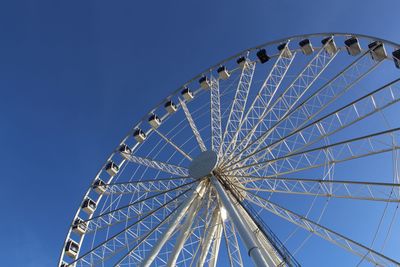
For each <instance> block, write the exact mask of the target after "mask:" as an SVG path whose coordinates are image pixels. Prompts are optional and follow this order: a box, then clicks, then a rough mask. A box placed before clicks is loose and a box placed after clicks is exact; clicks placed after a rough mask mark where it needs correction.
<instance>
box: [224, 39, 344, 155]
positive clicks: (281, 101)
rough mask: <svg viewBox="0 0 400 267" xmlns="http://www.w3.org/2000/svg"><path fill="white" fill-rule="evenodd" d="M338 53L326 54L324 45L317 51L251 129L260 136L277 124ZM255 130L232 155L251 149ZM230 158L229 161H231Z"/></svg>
mask: <svg viewBox="0 0 400 267" xmlns="http://www.w3.org/2000/svg"><path fill="white" fill-rule="evenodd" d="M337 53H338V51H336V52H335V53H332V54H330V53H327V52H326V45H325V46H324V47H323V48H322V49H320V50H319V51H318V53H317V54H316V55H315V56H314V57H313V58H312V59H311V61H310V62H309V63H308V64H307V66H306V67H305V68H304V69H303V70H302V71H301V72H300V73H299V75H298V76H297V77H296V78H295V79H294V81H293V82H292V83H291V84H290V85H289V86H288V87H287V88H286V89H285V91H284V92H283V93H282V94H281V95H280V96H279V97H278V98H277V99H276V100H275V102H274V103H272V104H271V106H270V108H269V109H268V110H267V111H266V112H265V113H264V114H263V116H262V117H260V118H259V123H257V124H256V125H254V126H253V128H256V129H258V127H259V126H261V128H262V129H259V132H260V133H261V134H262V133H263V132H264V131H263V129H270V128H271V126H272V125H273V124H274V123H276V122H278V121H279V120H280V119H281V118H282V117H284V116H285V115H286V114H287V113H288V112H289V111H290V110H292V108H293V107H294V106H295V105H296V103H297V102H298V101H299V100H300V99H301V98H302V96H303V95H304V94H305V93H306V92H307V91H308V89H309V88H310V87H311V85H312V84H313V83H314V82H315V81H316V80H317V79H318V77H319V76H320V75H321V73H322V72H323V71H324V70H325V69H326V67H328V65H329V64H330V63H331V62H332V61H333V59H334V58H335V57H336V55H337ZM256 131H257V130H251V131H250V132H249V133H252V134H251V135H250V134H247V135H246V136H245V137H244V138H243V139H242V140H241V142H240V143H239V144H238V145H237V146H236V148H235V149H234V150H233V152H232V155H235V157H236V152H238V151H239V153H241V154H242V153H243V152H244V151H246V150H248V149H249V148H250V147H252V144H253V143H254V142H252V143H250V142H251V141H252V139H253V137H256V135H255V134H254V133H256ZM231 158H232V157H230V158H229V159H231Z"/></svg>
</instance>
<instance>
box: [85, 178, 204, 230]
mask: <svg viewBox="0 0 400 267" xmlns="http://www.w3.org/2000/svg"><path fill="white" fill-rule="evenodd" d="M196 182H198V181H197V180H196V181H192V182H189V183H187V184H182V185H179V186H177V187H175V188H171V189H168V190H165V191H163V192H159V193H157V194H154V195H150V196H148V194H147V193H144V194H141V195H140V196H137V198H136V199H137V200H135V201H134V202H132V203H130V204H128V205H124V206H120V207H118V208H116V209H113V210H109V211H107V212H103V213H102V214H100V215H97V216H93V217H92V218H90V219H88V220H84V222H85V223H88V230H87V233H91V232H94V231H96V230H100V229H102V228H105V227H109V226H111V225H114V224H117V223H121V222H126V221H128V220H131V219H133V218H138V217H140V216H139V214H141V213H142V212H143V211H145V210H146V209H147V210H148V211H151V210H152V209H154V207H153V205H154V204H152V205H148V204H147V201H151V203H158V204H160V205H163V204H164V203H165V202H167V201H172V200H174V199H175V197H176V196H175V195H178V196H180V195H181V194H182V193H181V191H182V190H184V192H185V191H186V190H187V187H191V186H192V185H193V184H194V183H196Z"/></svg>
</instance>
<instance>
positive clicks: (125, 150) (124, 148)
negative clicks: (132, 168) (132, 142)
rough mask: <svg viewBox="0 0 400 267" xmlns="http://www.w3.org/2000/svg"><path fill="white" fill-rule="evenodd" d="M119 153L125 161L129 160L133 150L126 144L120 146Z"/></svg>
mask: <svg viewBox="0 0 400 267" xmlns="http://www.w3.org/2000/svg"><path fill="white" fill-rule="evenodd" d="M118 151H119V153H120V154H121V156H122V157H123V158H124V159H129V155H130V154H132V149H131V148H130V147H129V146H128V145H126V144H122V145H120V146H119V148H118Z"/></svg>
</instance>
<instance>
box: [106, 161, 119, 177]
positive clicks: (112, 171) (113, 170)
mask: <svg viewBox="0 0 400 267" xmlns="http://www.w3.org/2000/svg"><path fill="white" fill-rule="evenodd" d="M105 169H106V172H107V173H108V174H109V175H110V176H114V175H116V174H117V173H118V171H119V167H118V165H117V164H116V163H114V162H113V161H109V162H108V163H107V165H106V168H105Z"/></svg>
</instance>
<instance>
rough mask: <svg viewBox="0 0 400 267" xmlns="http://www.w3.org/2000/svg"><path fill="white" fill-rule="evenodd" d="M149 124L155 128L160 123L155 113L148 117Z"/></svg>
mask: <svg viewBox="0 0 400 267" xmlns="http://www.w3.org/2000/svg"><path fill="white" fill-rule="evenodd" d="M149 124H150V126H151V127H153V128H154V129H156V128H158V127H159V126H160V125H161V119H160V118H159V117H158V116H157V115H156V114H152V115H150V117H149Z"/></svg>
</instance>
